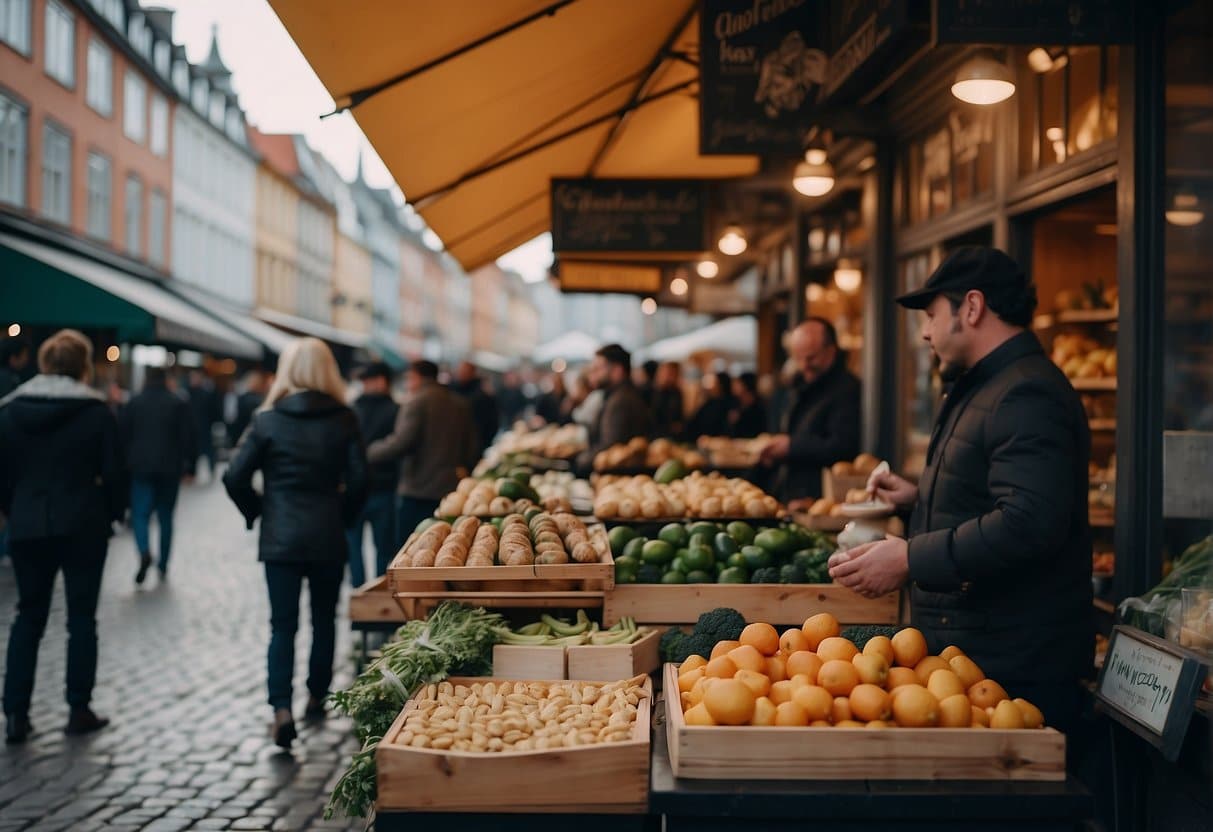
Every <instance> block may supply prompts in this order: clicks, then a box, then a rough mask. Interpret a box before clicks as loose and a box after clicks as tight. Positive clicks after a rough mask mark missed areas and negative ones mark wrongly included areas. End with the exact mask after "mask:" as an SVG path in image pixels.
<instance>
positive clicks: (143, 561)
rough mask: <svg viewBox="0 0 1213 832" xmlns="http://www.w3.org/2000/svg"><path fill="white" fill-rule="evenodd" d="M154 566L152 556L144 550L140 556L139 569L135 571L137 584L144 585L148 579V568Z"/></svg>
mask: <svg viewBox="0 0 1213 832" xmlns="http://www.w3.org/2000/svg"><path fill="white" fill-rule="evenodd" d="M151 568H152V556H151V555H149V554H148V553H147V552H144V553H143V554H141V555H140V556H139V571H138V572H136V573H135V585H136V586H142V585H143V582H144V580H146V579H147V570H149V569H151Z"/></svg>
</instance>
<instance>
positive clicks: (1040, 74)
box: [1016, 46, 1119, 174]
mask: <svg viewBox="0 0 1213 832" xmlns="http://www.w3.org/2000/svg"><path fill="white" fill-rule="evenodd" d="M1118 59H1119V51H1118V48H1117V47H1115V46H1073V47H1068V48H1064V47H1044V46H1041V47H1034V48H1033V49H1030V50H1023V51H1022V52H1021V53H1020V55H1019V57H1018V61H1019V64H1020V67H1021V70H1020V84H1019V85H1018V94H1017V95H1016V98H1017V100H1018V107H1019V172H1020V173H1021V174H1027V173H1033V172H1035V171H1038V170H1044V169H1045V168H1049V167H1052V166H1054V165H1058V164H1061V163H1062V162H1064V161H1066V160H1067V159H1069V158H1071V157H1073V156H1076V155H1078V154H1080V153H1083V152H1085V151H1087V150H1090V149H1091V148H1093V147H1095V146H1097V145H1099V144H1100V143H1102V142H1104V141H1106V140H1108V139H1111V138H1114V137H1115V136H1116V109H1117V101H1118V95H1117V92H1118V87H1117V72H1118Z"/></svg>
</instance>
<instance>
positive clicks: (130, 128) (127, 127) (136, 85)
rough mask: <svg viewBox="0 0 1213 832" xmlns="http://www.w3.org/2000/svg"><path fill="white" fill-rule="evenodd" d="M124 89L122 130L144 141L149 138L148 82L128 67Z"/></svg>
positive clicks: (128, 136)
mask: <svg viewBox="0 0 1213 832" xmlns="http://www.w3.org/2000/svg"><path fill="white" fill-rule="evenodd" d="M122 89H123V94H122V132H123V133H125V134H126V137H127V138H128V139H130V140H131V141H134V142H140V143H142V142H143V141H144V139H146V138H147V82H146V81H144V80H143V79H142V78H140V77H139V76H138V75H136V74H135V73H134V72H131V71H130V70H129V69H128V70H127V71H126V74H125V75H124V76H123V79H122Z"/></svg>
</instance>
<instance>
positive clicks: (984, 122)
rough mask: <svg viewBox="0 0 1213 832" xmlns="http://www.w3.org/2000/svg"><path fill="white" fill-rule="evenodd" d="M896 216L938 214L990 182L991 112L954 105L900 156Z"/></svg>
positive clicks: (913, 220) (914, 219) (918, 218)
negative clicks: (900, 184)
mask: <svg viewBox="0 0 1213 832" xmlns="http://www.w3.org/2000/svg"><path fill="white" fill-rule="evenodd" d="M901 182H902V193H901V206H900V209H901V222H902V224H903V225H914V224H917V223H920V222H924V221H926V220H929V219H933V218H935V217H939V216H943V215H944V214H947V213H948V212H949V211H951V210H952V209H953V208H955V207H958V206H960V205H962V204H964V203H966V202H968V201H970V200H973V199H976V198H978V197H980V196H982V195H984V194H988V193H990V192H991V190H992V189H993V187H994V115H993V113H992V112H990V111H989V110H988V109H986V108H981V107H970V106H958V107H957V108H956V109H954V110H953V111H952V112H951V113H950V114H949V115H948V117H947V119H946V120H945V121H944V123H943V124H941V125H938V126H937V127H935V128H934V129H932V130H929V131H927V133H926V134H924V135H923V136H921V137H919V138H918V139H916V140H914V141H911V142H910V143H909V145H908V147H907V148H906V150H905V151H904V153H903V154H902V157H901Z"/></svg>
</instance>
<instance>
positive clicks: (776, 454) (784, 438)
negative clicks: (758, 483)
mask: <svg viewBox="0 0 1213 832" xmlns="http://www.w3.org/2000/svg"><path fill="white" fill-rule="evenodd" d="M791 445H792V438H791V437H790V436H788V435H787V434H786V433H781V434H778V435H776V436H775V437H773V438H772V439H771V441H770V442H768V443H767V446H766V447H765V448H763V449H762V456H761V457H759V460H760V461H761V462H762V464H763V465H772V464H774V463H776V462H779V461H781V460H784V459H787V456H788V449H789V448H790V447H791Z"/></svg>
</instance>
